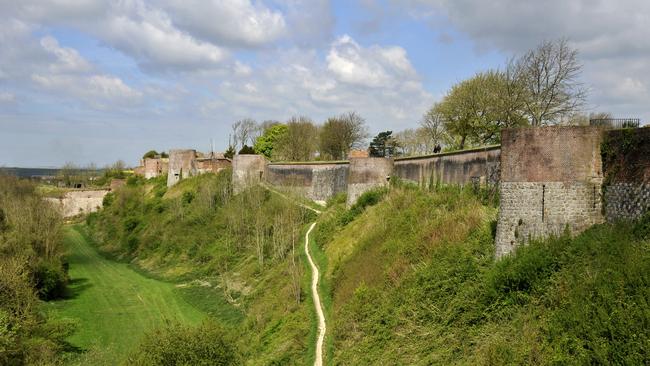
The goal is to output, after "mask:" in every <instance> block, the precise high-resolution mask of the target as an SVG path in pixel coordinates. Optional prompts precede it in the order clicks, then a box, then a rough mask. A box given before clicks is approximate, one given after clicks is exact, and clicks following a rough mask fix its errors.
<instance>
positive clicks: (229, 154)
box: [223, 145, 235, 159]
mask: <svg viewBox="0 0 650 366" xmlns="http://www.w3.org/2000/svg"><path fill="white" fill-rule="evenodd" d="M223 156H224V157H225V158H228V159H232V158H233V157H234V156H235V147H234V146H232V145H230V146H228V148H227V149H226V151H225V152H224V153H223Z"/></svg>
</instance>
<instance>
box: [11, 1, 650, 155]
mask: <svg viewBox="0 0 650 366" xmlns="http://www.w3.org/2000/svg"><path fill="white" fill-rule="evenodd" d="M649 35H650V2H648V1H647V0H619V1H614V0H612V1H598V0H547V1H524V0H493V1H481V0H384V1H381V0H357V1H354V0H350V1H334V0H332V1H328V0H311V1H310V0H21V1H16V0H0V166H22V167H57V166H61V165H63V164H64V163H66V162H73V163H76V164H78V165H86V164H89V163H95V164H97V165H98V166H103V165H106V164H110V163H112V162H114V161H116V160H118V159H120V160H124V161H125V162H127V164H130V165H136V164H137V163H138V160H139V158H140V157H141V156H142V154H143V153H144V152H146V151H148V150H151V149H156V150H158V151H162V150H169V149H173V148H194V149H197V150H200V151H209V150H210V148H211V144H212V145H214V147H215V150H224V149H225V148H226V147H227V145H228V135H229V133H230V125H231V124H232V123H233V122H235V121H236V120H239V119H242V118H253V119H255V120H257V121H264V120H279V121H286V120H287V119H289V118H290V117H292V116H308V117H310V118H312V119H313V120H314V121H316V122H319V123H320V122H322V121H324V120H325V119H326V118H327V117H330V116H335V115H338V114H341V113H344V112H348V111H356V112H358V113H359V114H361V115H362V116H363V117H364V118H365V119H366V121H367V124H368V126H369V128H370V132H371V133H373V134H376V133H377V132H379V131H383V130H393V131H399V130H402V129H405V128H413V127H417V125H418V123H419V121H420V119H421V117H422V115H423V114H424V112H426V110H427V109H428V108H430V107H431V105H432V104H433V103H435V102H436V101H439V100H440V99H441V98H442V97H443V96H444V95H445V93H446V92H447V91H448V90H449V88H450V87H451V86H452V85H453V84H454V83H457V82H459V81H461V80H463V79H465V78H468V77H471V76H472V75H474V74H475V73H477V72H480V71H484V70H487V69H491V68H500V67H501V68H502V67H503V65H504V64H505V62H506V61H507V60H508V59H510V58H512V57H516V56H517V55H520V54H521V53H523V52H525V51H526V50H528V49H531V48H534V47H535V46H536V45H537V44H539V43H540V42H542V41H544V40H553V39H558V38H561V37H565V38H567V39H568V40H569V42H570V45H571V46H572V47H574V48H576V49H577V50H578V52H579V58H580V61H581V63H582V64H583V66H584V67H583V72H582V81H583V82H584V84H585V85H586V86H587V87H588V89H589V96H588V101H587V105H586V106H585V111H584V112H585V113H587V114H588V113H589V112H601V111H603V112H610V113H612V114H613V115H614V116H615V117H635V118H641V119H642V121H649V120H650V109H649V108H650V92H649V91H648V88H649V87H650V62H648V61H647V60H648V59H650V37H649Z"/></svg>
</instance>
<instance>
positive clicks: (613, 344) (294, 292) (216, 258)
mask: <svg viewBox="0 0 650 366" xmlns="http://www.w3.org/2000/svg"><path fill="white" fill-rule="evenodd" d="M230 191H231V190H230V187H229V176H228V172H225V173H223V174H220V175H217V176H215V175H204V176H200V177H195V178H191V179H188V180H185V181H182V182H181V183H180V184H178V185H177V186H175V187H173V188H172V189H170V190H167V189H166V188H165V187H164V180H162V179H158V180H151V181H147V182H142V181H139V182H131V184H130V185H128V186H126V187H124V188H123V189H122V190H120V191H118V192H116V193H115V194H113V195H111V196H109V198H107V202H106V204H107V207H106V208H105V209H104V210H102V211H101V212H100V213H98V214H93V215H91V216H90V217H89V218H88V227H89V231H90V232H91V233H92V237H93V238H94V240H95V241H96V242H97V243H99V248H100V250H101V251H102V252H104V253H105V254H107V255H111V256H113V257H115V258H117V259H119V260H125V261H129V262H130V263H131V264H132V266H134V267H136V268H138V269H139V270H141V271H145V272H146V273H147V274H148V275H149V276H156V277H160V278H163V279H166V280H168V281H174V282H179V283H182V284H184V285H186V287H185V290H184V291H185V298H186V299H187V301H188V302H189V303H191V304H193V305H194V306H196V307H197V308H200V309H201V310H203V311H205V312H207V313H209V314H212V315H213V317H214V318H216V319H217V320H218V321H220V322H221V323H222V324H225V325H226V326H227V327H228V329H229V330H228V331H229V332H230V333H231V334H232V335H233V336H234V337H236V339H238V342H237V347H238V348H239V350H240V351H241V352H242V354H243V357H244V359H246V360H247V364H251V365H258V364H308V363H310V362H312V360H313V353H314V352H313V351H314V349H313V347H314V346H313V344H314V341H315V334H316V326H315V324H316V322H315V314H314V312H313V304H312V303H311V300H310V297H309V291H310V290H309V276H308V274H309V270H308V267H307V264H306V260H305V257H304V253H303V251H302V250H301V239H302V237H303V236H302V235H303V234H304V232H305V230H306V228H307V225H306V224H307V223H309V222H311V221H312V220H314V219H316V217H315V216H314V214H313V213H310V212H309V211H308V210H305V209H302V208H300V207H299V206H297V205H295V203H294V202H292V201H291V200H287V199H286V198H284V197H282V196H280V195H277V194H273V193H271V192H268V191H265V190H263V189H262V188H254V189H252V190H250V191H247V192H245V193H244V194H241V195H238V196H232V195H231V193H230ZM344 198H345V197H337V198H336V199H334V200H332V202H330V203H329V205H328V207H327V209H326V210H325V211H324V213H323V214H322V215H320V216H319V217H318V219H317V225H316V229H315V232H314V234H313V242H312V243H310V244H311V247H310V248H311V249H313V254H314V255H315V257H316V259H317V262H318V263H317V264H318V266H319V267H320V269H321V273H323V277H322V282H321V286H320V290H321V297H322V300H323V302H324V304H325V312H326V318H327V322H328V333H327V335H326V346H327V350H326V363H328V364H378V363H383V364H551V363H579V364H585V363H630V364H640V363H644V362H647V361H648V358H649V357H650V355H649V352H650V341H649V340H650V334H649V332H650V331H648V329H650V327H648V324H647V323H648V319H650V316H649V315H650V307H648V299H650V293H649V290H648V286H647V285H648V283H649V282H650V254H648V253H649V252H648V245H649V241H648V231H649V229H648V225H649V224H648V223H647V222H646V224H645V225H646V226H645V227H644V226H643V225H642V224H637V225H636V226H634V225H624V224H621V225H616V226H611V225H601V226H597V227H594V228H592V229H590V230H588V231H587V232H585V233H583V234H582V235H580V236H578V237H576V238H574V239H571V238H569V237H568V236H562V237H559V238H553V239H550V240H547V241H543V242H534V243H532V244H531V245H529V246H527V247H524V248H523V249H521V250H519V251H518V252H517V253H516V254H515V255H514V256H510V257H508V258H506V259H504V260H501V261H499V262H495V261H494V239H493V238H494V228H495V220H496V212H497V209H496V207H494V205H493V204H492V203H491V200H488V199H486V198H485V197H483V195H482V194H480V193H474V192H471V191H470V190H468V189H466V190H460V189H457V188H451V187H437V188H435V189H434V190H433V191H431V192H426V191H422V190H419V189H417V188H415V187H410V186H408V185H403V184H399V183H397V184H395V185H394V186H393V187H391V189H390V190H388V191H377V192H370V193H367V194H365V195H364V196H362V198H361V199H360V200H359V202H358V203H357V205H356V206H354V207H353V208H352V209H350V210H346V209H345V204H344V202H345V199H344ZM200 284H203V286H201V285H200ZM237 314H240V315H239V316H238V315H237Z"/></svg>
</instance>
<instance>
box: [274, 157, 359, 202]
mask: <svg viewBox="0 0 650 366" xmlns="http://www.w3.org/2000/svg"><path fill="white" fill-rule="evenodd" d="M348 165H349V164H348V162H332V163H327V162H325V163H318V162H310V163H271V164H268V165H266V173H265V181H266V182H268V183H270V184H272V185H274V186H278V187H287V188H289V189H291V190H292V191H294V192H297V193H298V194H300V195H302V196H304V197H307V198H309V199H311V200H313V201H316V202H319V203H325V202H326V201H327V200H328V199H329V198H331V197H333V196H334V195H336V194H338V193H341V192H346V190H347V184H348Z"/></svg>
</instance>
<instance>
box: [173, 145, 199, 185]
mask: <svg viewBox="0 0 650 366" xmlns="http://www.w3.org/2000/svg"><path fill="white" fill-rule="evenodd" d="M197 172H198V171H197V167H196V150H189V149H188V150H170V151H169V172H168V173H167V187H171V186H173V185H174V184H176V183H178V182H179V181H181V180H182V179H185V178H189V177H193V176H195V175H196V174H197Z"/></svg>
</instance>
